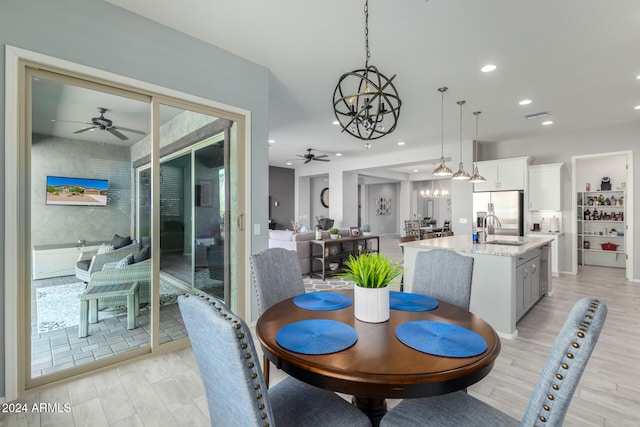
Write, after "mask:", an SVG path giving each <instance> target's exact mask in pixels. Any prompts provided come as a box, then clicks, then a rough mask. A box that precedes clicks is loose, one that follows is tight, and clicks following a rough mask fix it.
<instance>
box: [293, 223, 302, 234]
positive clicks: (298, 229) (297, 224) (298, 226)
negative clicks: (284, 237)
mask: <svg viewBox="0 0 640 427" xmlns="http://www.w3.org/2000/svg"><path fill="white" fill-rule="evenodd" d="M300 227H302V224H300V223H299V222H295V221H291V229H292V230H293V232H294V233H298V232H299V231H300Z"/></svg>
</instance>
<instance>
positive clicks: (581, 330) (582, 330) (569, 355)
mask: <svg viewBox="0 0 640 427" xmlns="http://www.w3.org/2000/svg"><path fill="white" fill-rule="evenodd" d="M599 304H600V300H597V299H596V300H593V301H592V302H591V304H590V308H588V309H587V313H592V314H595V312H596V309H597V308H598V305H599ZM584 317H585V319H588V320H583V321H582V323H581V324H580V327H579V331H578V332H577V333H576V336H577V337H578V340H576V341H574V342H572V343H571V347H572V348H573V349H575V350H579V349H580V343H579V342H578V341H579V340H580V339H583V338H584V337H585V336H586V335H585V332H587V331H588V329H589V325H591V322H590V320H593V316H592V315H591V314H585V315H584ZM566 357H567V359H568V361H569V362H570V361H571V360H573V359H574V357H575V356H574V354H573V353H572V352H571V351H568V352H567V354H566ZM560 366H561V367H562V369H564V370H565V371H566V370H569V363H567V362H563V363H562V364H561V365H560ZM555 377H556V379H557V380H558V381H562V380H563V379H564V375H563V374H561V373H556V375H555ZM551 388H552V389H553V390H554V391H558V390H560V386H559V385H558V384H552V385H551ZM547 400H548V402H546V403H545V404H544V405H542V409H543V411H545V412H547V413H549V412H551V409H553V401H554V400H555V396H554V395H553V394H552V393H549V394H547ZM547 419H548V414H547V415H543V413H540V414H539V415H538V420H540V422H541V423H546V422H547Z"/></svg>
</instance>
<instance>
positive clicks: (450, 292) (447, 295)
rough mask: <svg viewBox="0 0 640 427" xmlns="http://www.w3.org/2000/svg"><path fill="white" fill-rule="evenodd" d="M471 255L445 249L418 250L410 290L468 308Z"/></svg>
mask: <svg viewBox="0 0 640 427" xmlns="http://www.w3.org/2000/svg"><path fill="white" fill-rule="evenodd" d="M473 261H474V260H473V258H472V257H468V256H463V255H460V254H457V253H455V252H453V251H449V250H446V249H433V250H430V251H419V252H418V253H417V255H416V261H415V263H416V264H415V267H414V270H413V283H412V285H411V292H413V293H417V294H423V295H428V296H430V297H433V298H436V299H439V300H441V301H444V302H448V303H450V304H453V305H457V306H458V307H462V308H464V309H465V310H469V303H470V301H471V281H472V279H473Z"/></svg>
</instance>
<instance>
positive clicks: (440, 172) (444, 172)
mask: <svg viewBox="0 0 640 427" xmlns="http://www.w3.org/2000/svg"><path fill="white" fill-rule="evenodd" d="M447 90H448V88H446V87H441V88H439V89H438V92H440V97H441V114H440V121H441V123H440V148H441V152H440V165H439V166H438V167H437V168H436V169H435V170H434V171H433V174H434V175H435V176H445V177H447V176H451V175H453V171H452V170H451V169H449V166H447V164H446V163H445V161H444V93H445V92H446V91H447Z"/></svg>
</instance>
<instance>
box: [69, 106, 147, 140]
mask: <svg viewBox="0 0 640 427" xmlns="http://www.w3.org/2000/svg"><path fill="white" fill-rule="evenodd" d="M98 111H99V112H100V117H93V118H92V119H91V122H71V123H84V124H87V125H90V126H88V127H85V128H82V129H79V130H77V131H75V132H73V133H82V132H86V131H88V130H95V129H99V130H106V131H107V132H109V133H110V134H112V135H114V136H116V137H118V138H119V139H121V140H123V141H126V140H128V139H129V137H128V136H126V135H124V134H123V133H121V132H120V131H124V132H133V133H137V134H140V135H146V133H145V132H142V131H139V130H136V129H129V128H124V127H120V126H115V125H114V124H113V122H112V121H111V120H109V119H107V118H106V117H105V116H104V113H106V112H107V111H109V110H107V109H106V108H104V107H98ZM58 121H65V120H58Z"/></svg>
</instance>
